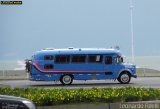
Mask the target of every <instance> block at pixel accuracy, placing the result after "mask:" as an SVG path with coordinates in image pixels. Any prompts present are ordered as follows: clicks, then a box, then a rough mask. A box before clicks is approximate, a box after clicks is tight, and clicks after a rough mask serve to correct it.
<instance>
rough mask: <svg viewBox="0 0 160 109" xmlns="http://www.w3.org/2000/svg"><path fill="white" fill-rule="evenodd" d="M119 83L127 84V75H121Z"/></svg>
mask: <svg viewBox="0 0 160 109" xmlns="http://www.w3.org/2000/svg"><path fill="white" fill-rule="evenodd" d="M121 81H122V82H123V83H127V82H128V81H129V75H127V74H123V75H122V76H121Z"/></svg>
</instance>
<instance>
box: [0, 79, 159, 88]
mask: <svg viewBox="0 0 160 109" xmlns="http://www.w3.org/2000/svg"><path fill="white" fill-rule="evenodd" d="M3 85H8V86H10V87H11V88H14V87H41V88H92V87H99V88H106V87H125V86H134V87H145V88H160V77H139V78H136V79H135V78H132V80H131V82H130V84H120V83H119V82H118V81H113V80H88V81H76V80H75V81H73V83H72V85H68V86H64V85H62V84H61V83H60V82H59V81H57V82H55V81H49V82H48V81H29V80H1V81H0V86H3Z"/></svg>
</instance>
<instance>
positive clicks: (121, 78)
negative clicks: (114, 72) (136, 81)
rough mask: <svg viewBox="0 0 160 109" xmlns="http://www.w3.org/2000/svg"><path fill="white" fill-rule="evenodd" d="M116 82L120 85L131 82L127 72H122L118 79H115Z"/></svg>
mask: <svg viewBox="0 0 160 109" xmlns="http://www.w3.org/2000/svg"><path fill="white" fill-rule="evenodd" d="M117 80H118V81H119V82H120V83H121V84H128V83H129V82H130V80H131V76H130V74H129V73H128V72H122V73H121V74H120V75H119V77H118V78H117Z"/></svg>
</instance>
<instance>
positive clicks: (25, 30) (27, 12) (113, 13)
mask: <svg viewBox="0 0 160 109" xmlns="http://www.w3.org/2000/svg"><path fill="white" fill-rule="evenodd" d="M22 2H23V4H22V5H0V60H10V59H12V60H13V59H15V60H16V59H26V58H30V57H31V56H32V55H33V53H34V52H35V51H38V50H41V49H43V48H49V47H53V48H68V47H75V48H109V47H113V46H116V45H118V46H119V47H120V50H121V51H122V53H123V54H124V55H125V56H131V29H130V8H129V7H130V2H129V0H48V1H45V0H22ZM133 5H134V10H133V27H134V50H135V56H160V50H159V47H160V46H159V41H160V0H133Z"/></svg>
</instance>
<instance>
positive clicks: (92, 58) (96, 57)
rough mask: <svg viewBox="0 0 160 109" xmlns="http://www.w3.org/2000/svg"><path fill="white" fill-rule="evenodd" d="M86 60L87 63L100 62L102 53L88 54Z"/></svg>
mask: <svg viewBox="0 0 160 109" xmlns="http://www.w3.org/2000/svg"><path fill="white" fill-rule="evenodd" d="M88 62H89V63H101V62H102V55H88Z"/></svg>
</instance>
